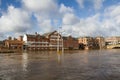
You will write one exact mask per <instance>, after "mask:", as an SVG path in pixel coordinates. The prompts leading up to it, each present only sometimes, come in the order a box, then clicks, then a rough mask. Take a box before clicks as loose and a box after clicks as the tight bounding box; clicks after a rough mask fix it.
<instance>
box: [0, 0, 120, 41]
mask: <svg viewBox="0 0 120 80" xmlns="http://www.w3.org/2000/svg"><path fill="white" fill-rule="evenodd" d="M59 27H62V30H61V31H63V34H64V35H72V36H75V37H79V36H114V35H116V36H120V0H0V39H3V38H6V37H8V36H18V35H23V34H25V33H35V32H38V33H40V34H43V33H45V32H50V31H53V30H58V28H59Z"/></svg>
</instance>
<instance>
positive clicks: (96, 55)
mask: <svg viewBox="0 0 120 80" xmlns="http://www.w3.org/2000/svg"><path fill="white" fill-rule="evenodd" d="M0 80H120V49H111V50H85V51H84V50H83V51H82V50H81V51H80V50H76V51H65V52H64V53H63V54H57V53H56V51H36V52H23V53H8V54H0Z"/></svg>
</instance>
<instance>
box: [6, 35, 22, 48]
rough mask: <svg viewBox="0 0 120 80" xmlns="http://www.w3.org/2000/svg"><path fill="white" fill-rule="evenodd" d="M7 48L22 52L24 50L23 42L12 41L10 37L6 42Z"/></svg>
mask: <svg viewBox="0 0 120 80" xmlns="http://www.w3.org/2000/svg"><path fill="white" fill-rule="evenodd" d="M5 47H6V48H7V49H11V50H22V49H23V41H21V40H17V39H16V38H14V39H12V38H11V37H9V38H8V39H7V40H5Z"/></svg>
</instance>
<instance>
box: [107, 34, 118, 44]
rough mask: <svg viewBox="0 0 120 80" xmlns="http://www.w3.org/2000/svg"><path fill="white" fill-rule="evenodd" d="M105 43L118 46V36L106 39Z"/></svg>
mask: <svg viewBox="0 0 120 80" xmlns="http://www.w3.org/2000/svg"><path fill="white" fill-rule="evenodd" d="M105 42H106V45H116V44H120V37H119V36H113V37H108V38H106V39H105Z"/></svg>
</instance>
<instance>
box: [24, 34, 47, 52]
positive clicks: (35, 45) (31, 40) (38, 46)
mask: <svg viewBox="0 0 120 80" xmlns="http://www.w3.org/2000/svg"><path fill="white" fill-rule="evenodd" d="M23 41H24V49H27V50H45V49H46V50H47V49H49V39H48V38H46V37H45V36H42V35H40V34H37V33H35V34H25V35H24V36H23Z"/></svg>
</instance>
